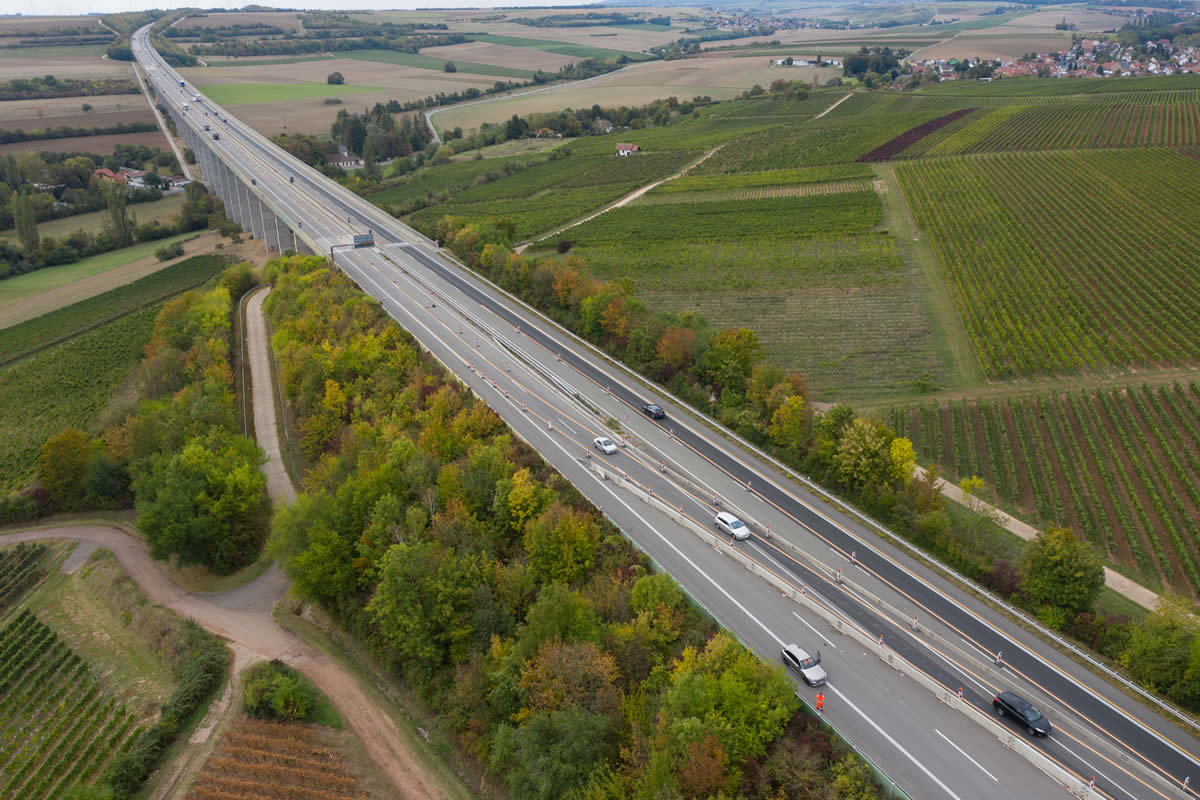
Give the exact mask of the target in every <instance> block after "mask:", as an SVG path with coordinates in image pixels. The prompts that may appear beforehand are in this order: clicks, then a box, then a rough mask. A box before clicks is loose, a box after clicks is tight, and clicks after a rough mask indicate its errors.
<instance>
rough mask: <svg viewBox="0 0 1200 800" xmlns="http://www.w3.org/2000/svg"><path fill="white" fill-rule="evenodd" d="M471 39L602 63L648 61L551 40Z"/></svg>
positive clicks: (475, 36) (620, 52)
mask: <svg viewBox="0 0 1200 800" xmlns="http://www.w3.org/2000/svg"><path fill="white" fill-rule="evenodd" d="M471 38H472V39H474V40H476V41H479V42H488V43H489V44H505V45H508V46H509V47H528V48H530V49H532V50H541V51H543V52H545V53H557V54H558V55H560V56H574V57H576V58H595V59H598V60H601V61H612V60H613V59H616V58H620V57H621V56H625V57H627V58H629V59H630V60H632V61H645V60H646V56H645V55H643V54H642V53H632V52H629V51H626V50H609V49H607V48H604V47H588V46H587V45H582V44H571V43H570V42H555V41H551V40H549V39H527V38H525V37H523V36H497V35H495V34H491V33H483V34H473V35H472V36H471Z"/></svg>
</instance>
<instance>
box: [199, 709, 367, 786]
mask: <svg viewBox="0 0 1200 800" xmlns="http://www.w3.org/2000/svg"><path fill="white" fill-rule="evenodd" d="M345 738H346V737H345V736H341V735H339V734H338V732H337V731H333V730H331V729H328V728H323V727H320V726H316V725H304V724H300V723H282V722H265V721H261V720H255V719H252V718H251V717H248V716H243V717H241V718H240V719H238V720H237V722H236V723H235V724H234V726H233V728H231V729H230V730H229V731H228V732H226V733H225V735H224V736H223V737H222V738H221V744H220V747H219V749H218V750H217V751H216V752H215V753H213V755H212V756H211V757H210V758H209V759H208V762H207V763H206V764H205V765H204V769H203V770H202V771H201V773H200V775H199V776H198V777H197V778H196V782H195V783H194V784H193V785H192V788H191V791H189V792H188V794H187V797H188V800H224V798H227V797H246V796H254V797H286V796H289V792H290V790H291V791H297V792H299V791H303V792H304V795H303V796H305V797H315V796H320V797H326V798H329V799H330V800H333V799H334V798H347V800H360V798H367V797H369V796H370V795H369V793H367V792H366V791H364V787H363V786H361V785H360V784H359V779H358V777H357V776H356V775H354V773H353V772H352V771H351V765H350V764H349V763H348V762H349V759H348V758H347V755H346V752H345V744H346V742H345Z"/></svg>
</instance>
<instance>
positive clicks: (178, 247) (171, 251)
mask: <svg viewBox="0 0 1200 800" xmlns="http://www.w3.org/2000/svg"><path fill="white" fill-rule="evenodd" d="M154 255H155V257H156V258H157V259H158V260H159V261H170V260H171V259H172V258H178V257H179V256H181V255H183V242H175V243H173V244H164V245H163V246H162V247H160V248H158V249H157V250H155V251H154Z"/></svg>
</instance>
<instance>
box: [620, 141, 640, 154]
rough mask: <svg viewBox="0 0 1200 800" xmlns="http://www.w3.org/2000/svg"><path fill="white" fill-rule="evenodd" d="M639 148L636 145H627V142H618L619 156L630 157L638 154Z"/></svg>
mask: <svg viewBox="0 0 1200 800" xmlns="http://www.w3.org/2000/svg"><path fill="white" fill-rule="evenodd" d="M639 149H641V148H639V147H638V146H637V145H636V144H626V143H625V142H617V155H619V156H628V155H633V154H634V153H636V152H637V151H638V150H639Z"/></svg>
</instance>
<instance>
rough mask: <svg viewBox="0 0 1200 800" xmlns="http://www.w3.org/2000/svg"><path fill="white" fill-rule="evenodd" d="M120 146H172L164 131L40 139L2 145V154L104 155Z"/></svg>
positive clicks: (163, 147) (164, 147) (0, 148)
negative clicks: (75, 153) (77, 153)
mask: <svg viewBox="0 0 1200 800" xmlns="http://www.w3.org/2000/svg"><path fill="white" fill-rule="evenodd" d="M119 144H144V145H148V146H150V147H161V148H162V149H163V150H166V149H168V148H169V147H170V146H171V145H170V144H169V143H168V142H167V137H165V136H163V134H162V131H143V132H141V133H119V134H112V135H107V134H106V135H104V136H73V137H70V138H68V139H38V140H37V141H34V142H10V143H9V144H0V153H24V152H26V151H29V152H33V153H42V152H46V153H72V152H79V153H103V154H111V153H112V151H113V148H114V147H116V146H117V145H119Z"/></svg>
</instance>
